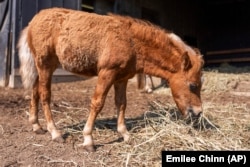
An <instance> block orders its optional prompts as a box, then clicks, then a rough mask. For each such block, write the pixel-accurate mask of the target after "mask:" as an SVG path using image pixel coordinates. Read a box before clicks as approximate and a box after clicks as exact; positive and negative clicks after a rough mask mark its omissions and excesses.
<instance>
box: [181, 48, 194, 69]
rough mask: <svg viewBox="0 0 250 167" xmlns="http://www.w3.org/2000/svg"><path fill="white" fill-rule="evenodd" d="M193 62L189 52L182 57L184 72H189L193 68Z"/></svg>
mask: <svg viewBox="0 0 250 167" xmlns="http://www.w3.org/2000/svg"><path fill="white" fill-rule="evenodd" d="M191 66H192V64H191V60H190V57H189V56H188V52H185V53H184V54H183V56H182V69H183V70H184V71H187V70H188V69H189V68H191Z"/></svg>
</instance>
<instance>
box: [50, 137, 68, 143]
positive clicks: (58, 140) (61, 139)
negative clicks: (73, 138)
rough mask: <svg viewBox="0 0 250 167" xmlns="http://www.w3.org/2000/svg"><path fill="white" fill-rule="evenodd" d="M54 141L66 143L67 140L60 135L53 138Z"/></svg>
mask: <svg viewBox="0 0 250 167" xmlns="http://www.w3.org/2000/svg"><path fill="white" fill-rule="evenodd" d="M52 140H53V141H54V142H57V143H65V140H64V138H63V137H62V136H59V137H56V138H54V139H52Z"/></svg>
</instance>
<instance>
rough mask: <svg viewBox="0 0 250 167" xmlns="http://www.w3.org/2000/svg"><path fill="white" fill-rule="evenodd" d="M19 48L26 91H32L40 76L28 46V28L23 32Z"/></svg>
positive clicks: (21, 71)
mask: <svg viewBox="0 0 250 167" xmlns="http://www.w3.org/2000/svg"><path fill="white" fill-rule="evenodd" d="M17 47H18V53H19V61H20V74H21V77H22V82H23V86H24V88H26V89H30V88H32V87H33V85H34V83H35V81H36V79H37V76H38V75H37V69H36V66H35V62H34V58H33V55H32V52H31V50H30V47H29V44H28V27H26V28H25V29H24V30H23V31H22V33H21V36H20V38H19V41H18V45H17Z"/></svg>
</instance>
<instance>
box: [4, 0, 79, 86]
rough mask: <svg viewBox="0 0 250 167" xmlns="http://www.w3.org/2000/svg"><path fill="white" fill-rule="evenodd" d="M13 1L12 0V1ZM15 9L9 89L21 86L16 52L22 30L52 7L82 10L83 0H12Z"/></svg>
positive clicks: (12, 11)
mask: <svg viewBox="0 0 250 167" xmlns="http://www.w3.org/2000/svg"><path fill="white" fill-rule="evenodd" d="M10 1H11V0H10ZM12 1H13V8H12V9H11V13H12V18H11V19H12V23H13V27H12V29H11V31H12V32H13V36H12V37H13V38H12V44H11V46H8V47H9V48H11V67H10V69H11V71H10V77H9V87H16V86H17V85H20V76H19V74H18V68H19V61H18V55H17V50H16V44H17V40H18V37H19V34H20V32H21V30H22V29H23V28H24V27H25V26H27V25H28V23H29V21H30V20H31V19H32V18H33V16H34V15H35V14H36V13H38V12H39V11H40V10H41V9H46V8H51V7H64V8H69V9H76V10H80V9H81V0H12Z"/></svg>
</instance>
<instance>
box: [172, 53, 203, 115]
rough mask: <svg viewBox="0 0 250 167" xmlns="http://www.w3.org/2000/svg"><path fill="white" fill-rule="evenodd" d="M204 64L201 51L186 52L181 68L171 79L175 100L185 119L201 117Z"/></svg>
mask: <svg viewBox="0 0 250 167" xmlns="http://www.w3.org/2000/svg"><path fill="white" fill-rule="evenodd" d="M203 63H204V62H203V59H202V56H201V55H200V52H199V51H196V50H192V51H186V52H185V53H184V54H183V55H182V57H181V62H180V64H181V68H179V70H178V71H177V72H175V73H173V75H172V76H171V77H170V78H169V84H170V87H171V91H172V94H173V98H174V100H175V102H176V104H177V107H178V108H179V110H180V111H181V113H182V115H183V116H184V117H186V116H188V115H191V116H194V117H199V116H200V115H201V113H202V102H201V96H200V91H201V86H202V72H201V69H202V66H203Z"/></svg>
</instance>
